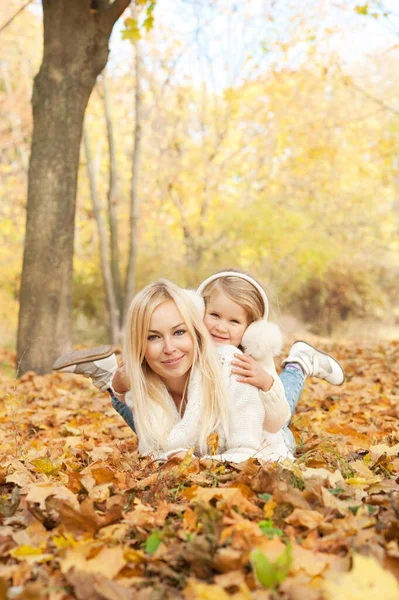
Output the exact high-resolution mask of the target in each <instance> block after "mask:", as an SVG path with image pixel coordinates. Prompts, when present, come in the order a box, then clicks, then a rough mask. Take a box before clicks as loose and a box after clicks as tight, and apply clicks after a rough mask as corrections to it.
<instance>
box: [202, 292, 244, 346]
mask: <svg viewBox="0 0 399 600" xmlns="http://www.w3.org/2000/svg"><path fill="white" fill-rule="evenodd" d="M204 323H205V326H206V328H207V330H208V331H209V333H210V334H211V336H212V339H213V341H214V342H215V344H216V345H217V346H222V345H225V344H229V345H231V346H235V347H236V348H238V346H239V345H240V344H241V340H242V337H243V335H244V333H245V330H246V328H247V327H248V325H249V323H248V318H247V313H246V312H245V310H244V308H243V307H242V306H240V305H239V304H237V302H234V301H233V300H231V298H229V296H227V295H226V294H224V293H223V292H216V293H214V294H212V296H211V297H210V298H209V301H208V303H207V306H206V310H205V317H204Z"/></svg>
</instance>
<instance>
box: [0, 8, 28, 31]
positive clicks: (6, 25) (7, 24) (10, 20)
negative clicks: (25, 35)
mask: <svg viewBox="0 0 399 600" xmlns="http://www.w3.org/2000/svg"><path fill="white" fill-rule="evenodd" d="M31 2H32V0H28V2H27V3H26V4H24V5H23V6H21V8H20V9H19V10H17V12H16V13H15V14H14V15H13V16H12V17H11V19H8V21H6V22H5V23H4V25H2V26H1V27H0V33H1V32H2V31H4V29H5V28H6V27H8V26H9V25H11V23H12V22H13V20H14V19H15V17H17V16H18V15H19V14H20V13H21V12H22V11H23V10H25V8H26V7H27V6H29V4H31Z"/></svg>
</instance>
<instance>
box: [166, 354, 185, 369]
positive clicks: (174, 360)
mask: <svg viewBox="0 0 399 600" xmlns="http://www.w3.org/2000/svg"><path fill="white" fill-rule="evenodd" d="M184 357H185V354H182V355H181V356H179V357H178V358H171V359H170V360H163V361H162V364H163V365H165V366H166V367H174V366H175V365H178V364H179V362H180V361H181V359H182V358H184Z"/></svg>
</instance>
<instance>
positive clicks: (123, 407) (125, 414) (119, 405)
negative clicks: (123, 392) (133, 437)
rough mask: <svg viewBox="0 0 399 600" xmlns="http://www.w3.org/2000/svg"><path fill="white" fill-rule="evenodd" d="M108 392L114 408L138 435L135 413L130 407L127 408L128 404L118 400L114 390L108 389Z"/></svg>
mask: <svg viewBox="0 0 399 600" xmlns="http://www.w3.org/2000/svg"><path fill="white" fill-rule="evenodd" d="M107 392H108V393H109V395H110V396H111V398H112V406H113V408H114V409H115V410H116V412H118V413H119V414H120V416H121V417H122V418H123V419H124V420H125V421H126V423H127V424H128V425H129V427H130V429H133V431H134V432H135V433H136V428H135V426H134V418H133V411H132V409H131V408H130V406H127V404H125V403H124V402H121V401H120V400H118V398H116V397H115V396H114V394H113V391H112V389H110V388H108V390H107Z"/></svg>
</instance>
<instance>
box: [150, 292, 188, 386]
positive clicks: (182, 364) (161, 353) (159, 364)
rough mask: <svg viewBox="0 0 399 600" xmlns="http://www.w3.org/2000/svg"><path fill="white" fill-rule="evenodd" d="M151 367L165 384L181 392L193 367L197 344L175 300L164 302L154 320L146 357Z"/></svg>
mask: <svg viewBox="0 0 399 600" xmlns="http://www.w3.org/2000/svg"><path fill="white" fill-rule="evenodd" d="M144 357H145V360H146V362H147V364H148V366H149V367H150V368H151V369H152V370H153V371H154V373H156V374H157V375H159V377H161V379H162V380H163V381H164V383H165V384H167V382H168V381H169V384H170V386H172V387H173V388H176V383H177V380H179V381H180V383H181V387H182V389H184V385H185V382H186V381H187V378H188V376H189V373H190V369H191V367H192V366H193V361H194V342H193V339H192V337H191V335H190V334H189V333H188V331H187V326H186V324H185V322H184V321H183V319H182V316H181V314H180V313H179V311H178V309H177V306H176V304H175V303H174V301H173V300H166V301H165V302H162V304H160V305H159V306H157V308H156V309H155V310H154V312H153V313H152V316H151V322H150V329H149V332H148V337H147V346H146V350H145V354H144Z"/></svg>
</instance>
